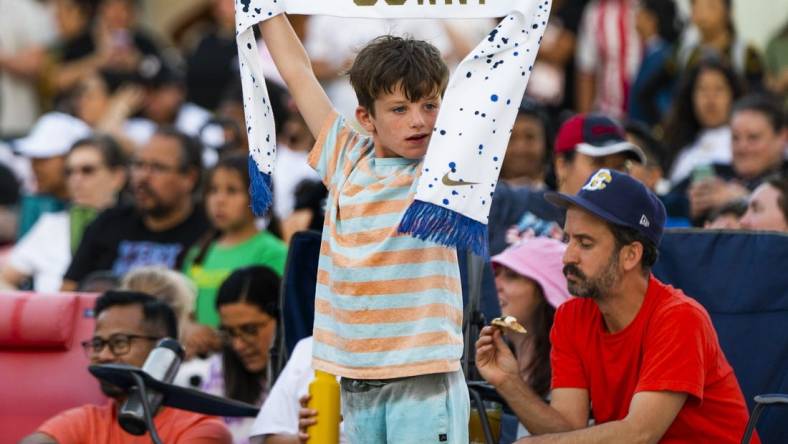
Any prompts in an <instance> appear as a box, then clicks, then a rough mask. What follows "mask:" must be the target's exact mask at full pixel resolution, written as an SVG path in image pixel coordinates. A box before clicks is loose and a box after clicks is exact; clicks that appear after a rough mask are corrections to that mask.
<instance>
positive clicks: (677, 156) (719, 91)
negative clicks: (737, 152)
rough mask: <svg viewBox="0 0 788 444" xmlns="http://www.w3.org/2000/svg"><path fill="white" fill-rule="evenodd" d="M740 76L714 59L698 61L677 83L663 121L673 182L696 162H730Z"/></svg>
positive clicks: (740, 88)
mask: <svg viewBox="0 0 788 444" xmlns="http://www.w3.org/2000/svg"><path fill="white" fill-rule="evenodd" d="M741 95H742V86H741V82H740V79H739V78H738V77H737V76H736V74H735V73H734V72H733V70H731V69H730V68H728V67H727V66H726V65H725V64H723V63H722V62H721V61H719V60H717V59H707V60H704V61H702V62H700V63H699V64H698V65H697V66H696V67H695V68H693V69H692V70H691V71H689V73H688V74H687V77H686V78H685V79H684V80H683V82H682V83H681V86H680V87H679V90H678V93H677V95H676V98H675V100H674V102H673V106H672V108H671V110H670V113H669V115H668V119H667V122H666V123H665V145H666V146H667V148H668V157H669V162H670V164H672V167H671V172H670V181H671V183H672V184H673V185H675V184H677V183H679V182H681V181H682V180H684V179H686V178H687V177H689V176H690V174H692V171H693V170H694V169H695V168H697V167H699V166H701V167H702V166H707V165H711V164H713V163H724V164H728V163H730V162H731V130H730V126H729V120H730V115H731V109H732V108H733V102H734V101H735V100H736V99H737V98H739V97H740V96H741Z"/></svg>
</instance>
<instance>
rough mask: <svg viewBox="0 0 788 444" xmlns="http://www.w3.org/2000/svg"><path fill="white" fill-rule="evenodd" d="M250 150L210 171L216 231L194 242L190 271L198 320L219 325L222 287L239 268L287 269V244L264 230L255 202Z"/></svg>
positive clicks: (208, 201)
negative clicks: (251, 198) (257, 220)
mask: <svg viewBox="0 0 788 444" xmlns="http://www.w3.org/2000/svg"><path fill="white" fill-rule="evenodd" d="M248 189H249V172H248V167H247V159H246V156H235V155H233V156H228V157H226V158H223V159H221V160H220V161H219V162H218V163H217V165H216V166H215V167H214V168H213V169H212V170H211V171H210V172H209V174H208V180H207V187H206V190H205V207H206V211H207V213H208V218H209V219H210V221H211V223H212V224H213V226H214V228H215V231H214V233H212V234H210V235H209V236H208V237H206V239H205V240H204V241H203V242H200V243H199V244H198V245H197V246H195V247H194V248H192V250H191V251H189V253H188V255H187V256H186V260H185V261H184V269H183V271H184V273H185V274H186V275H187V276H188V277H189V278H191V279H192V281H194V283H195V284H196V285H197V302H196V307H195V314H196V318H197V322H199V323H201V324H206V325H210V326H212V327H216V326H218V325H219V315H218V313H217V311H216V304H215V303H216V291H217V289H218V288H219V286H220V285H221V284H222V282H223V281H224V280H225V278H227V276H229V275H230V273H232V272H233V271H234V270H236V269H238V268H241V267H246V266H250V265H265V266H268V267H270V268H271V269H273V270H274V271H275V272H276V273H277V274H279V276H281V275H282V273H283V272H284V267H285V260H286V258H287V246H286V245H285V243H284V242H282V241H281V240H280V239H279V238H277V237H276V236H274V235H273V234H271V233H270V232H268V231H267V230H262V231H260V230H258V229H257V226H256V224H255V217H254V214H252V210H251V208H250V202H249V194H248V191H247V190H248Z"/></svg>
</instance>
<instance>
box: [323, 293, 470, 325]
mask: <svg viewBox="0 0 788 444" xmlns="http://www.w3.org/2000/svg"><path fill="white" fill-rule="evenodd" d="M315 312H317V313H320V314H323V315H326V316H330V317H331V318H333V319H336V320H337V321H339V322H341V323H343V324H391V323H397V322H415V321H420V320H422V319H426V318H448V319H449V320H451V321H452V322H453V323H454V324H455V325H458V326H461V325H462V310H459V309H457V308H454V307H452V306H450V305H446V304H427V305H420V306H418V307H403V308H386V309H380V310H343V309H341V308H335V307H333V306H332V305H331V303H330V302H328V301H327V300H325V299H320V298H317V299H315Z"/></svg>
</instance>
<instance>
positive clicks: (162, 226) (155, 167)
mask: <svg viewBox="0 0 788 444" xmlns="http://www.w3.org/2000/svg"><path fill="white" fill-rule="evenodd" d="M201 171H202V146H201V145H200V143H199V142H198V141H196V140H194V139H192V138H190V137H188V136H186V135H184V134H183V133H180V132H178V131H177V130H174V129H171V128H159V129H158V130H157V132H156V134H154V135H153V137H152V138H151V139H150V141H149V142H148V143H147V144H146V145H145V146H143V147H141V148H139V149H138V150H137V152H136V153H135V154H134V157H133V160H132V162H131V174H130V177H131V191H132V193H133V196H134V202H133V205H121V206H118V207H115V208H111V209H109V210H106V211H104V212H103V213H101V214H100V215H99V216H98V217H97V218H96V220H94V221H93V223H92V224H91V225H89V226H88V228H87V229H86V230H85V234H84V236H83V238H82V241H81V242H80V244H79V247H78V248H77V251H76V253H75V254H74V257H73V259H72V261H71V265H70V266H69V268H68V270H67V271H66V274H65V276H64V278H63V286H62V290H64V291H73V290H75V289H77V288H78V286H79V284H80V283H81V282H83V281H84V280H85V279H86V278H87V277H88V276H89V275H90V274H92V273H94V272H97V271H110V272H111V273H112V274H113V275H115V276H118V277H120V276H123V275H125V274H126V273H128V272H129V271H131V270H133V269H135V268H138V267H141V266H161V267H165V268H169V269H180V267H181V265H182V261H183V258H184V256H185V254H186V252H187V251H188V250H189V247H191V245H192V244H193V243H194V242H196V241H197V239H199V238H201V237H202V236H203V235H204V234H205V232H206V231H207V230H208V229H209V227H210V223H209V222H208V219H207V216H206V215H205V212H204V211H203V210H202V208H201V207H200V206H199V205H196V204H195V202H194V199H193V196H192V194H193V192H194V190H195V188H196V187H197V185H198V183H199V178H200V174H201Z"/></svg>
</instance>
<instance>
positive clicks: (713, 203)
mask: <svg viewBox="0 0 788 444" xmlns="http://www.w3.org/2000/svg"><path fill="white" fill-rule="evenodd" d="M748 194H749V191H748V190H747V188H745V187H743V186H742V185H739V184H738V183H736V182H733V181H731V182H725V181H723V180H722V179H720V178H718V177H712V178H709V179H704V180H701V181H699V182H694V183H693V184H692V185H690V187H689V190H688V192H687V196H688V197H689V202H690V215H691V216H692V217H693V218H694V217H698V216H701V215H703V214H704V213H706V212H707V211H710V210H713V209H715V208H719V207H721V206H723V205H725V204H727V203H728V202H731V201H734V200H736V199H741V198H744V197H745V196H747V195H748Z"/></svg>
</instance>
